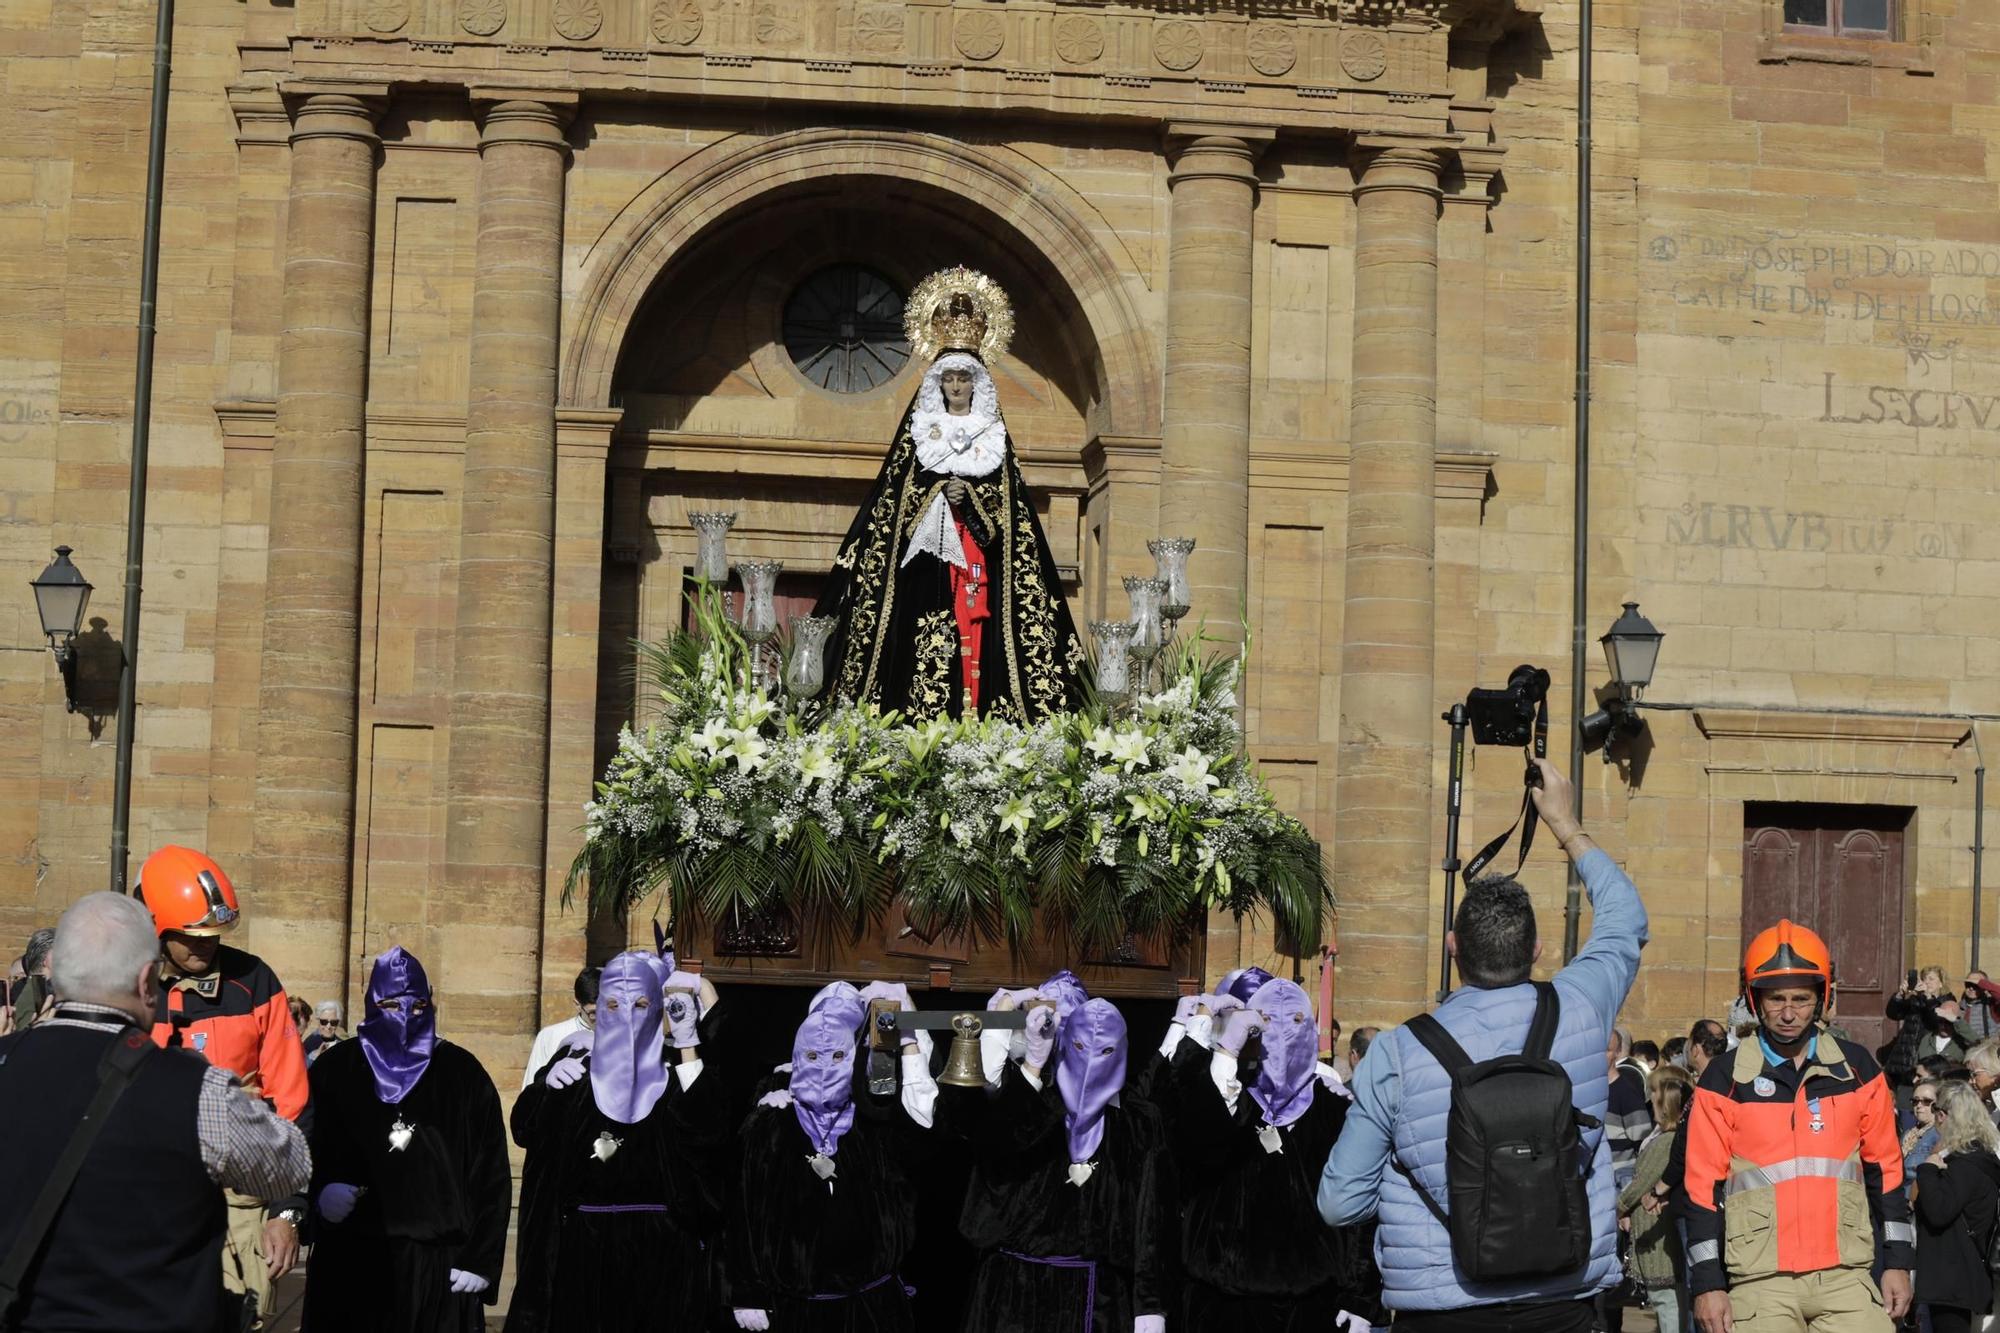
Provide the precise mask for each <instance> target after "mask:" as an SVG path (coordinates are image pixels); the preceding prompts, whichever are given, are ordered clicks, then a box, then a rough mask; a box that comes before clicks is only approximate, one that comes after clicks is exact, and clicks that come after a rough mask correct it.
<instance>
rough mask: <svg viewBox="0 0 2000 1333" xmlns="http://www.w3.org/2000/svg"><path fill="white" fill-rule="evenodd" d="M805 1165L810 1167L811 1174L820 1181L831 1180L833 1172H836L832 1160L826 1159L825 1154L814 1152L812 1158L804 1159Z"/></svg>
mask: <svg viewBox="0 0 2000 1333" xmlns="http://www.w3.org/2000/svg"><path fill="white" fill-rule="evenodd" d="M806 1165H807V1166H809V1167H811V1168H812V1172H813V1174H814V1175H816V1176H818V1177H819V1178H820V1179H821V1180H832V1179H833V1175H834V1171H835V1170H836V1168H835V1166H834V1164H833V1159H832V1158H831V1157H828V1156H827V1155H826V1154H825V1153H823V1152H816V1153H814V1154H813V1155H812V1156H810V1157H808V1158H806Z"/></svg>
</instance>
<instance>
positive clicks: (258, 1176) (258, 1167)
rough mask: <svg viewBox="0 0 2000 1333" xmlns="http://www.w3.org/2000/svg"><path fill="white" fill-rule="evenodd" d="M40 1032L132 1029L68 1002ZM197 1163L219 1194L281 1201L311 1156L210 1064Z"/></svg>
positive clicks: (308, 1168)
mask: <svg viewBox="0 0 2000 1333" xmlns="http://www.w3.org/2000/svg"><path fill="white" fill-rule="evenodd" d="M40 1026H43V1027H70V1028H87V1029H89V1030H90V1031H92V1032H108V1033H111V1034H113V1035H116V1034H118V1033H121V1032H124V1031H126V1030H128V1029H130V1028H133V1027H136V1026H137V1023H136V1022H135V1020H134V1019H133V1018H132V1016H131V1015H130V1014H128V1013H126V1012H124V1011H123V1010H121V1009H113V1008H110V1007H108V1006H106V1005H101V1004H82V1003H79V1002H76V1001H69V1002H66V1003H63V1004H59V1005H57V1006H56V1011H55V1013H54V1014H52V1015H50V1016H49V1017H48V1018H47V1019H45V1020H43V1022H42V1023H41V1024H40ZM195 1124H196V1127H197V1131H198V1133H199V1136H200V1141H201V1164H202V1166H204V1167H205V1168H207V1170H208V1177H209V1179H210V1180H213V1181H214V1182H215V1183H216V1184H218V1185H220V1186H222V1187H223V1188H224V1189H229V1190H235V1191H237V1192H238V1193H240V1194H247V1195H249V1196H251V1197H252V1198H256V1199H282V1198H284V1197H285V1196H286V1195H289V1194H295V1193H297V1192H298V1191H300V1190H302V1189H304V1188H305V1187H306V1181H307V1179H308V1178H309V1177H310V1176H311V1175H312V1157H311V1154H309V1153H308V1152H307V1151H306V1136H305V1135H304V1134H302V1133H300V1132H299V1127H298V1126H297V1125H295V1124H293V1123H292V1122H291V1121H289V1120H286V1119H284V1118H282V1117H281V1116H278V1115H276V1114H275V1113H273V1112H272V1110H271V1108H270V1106H269V1105H268V1104H266V1103H265V1102H263V1101H262V1100H260V1099H259V1098H256V1097H253V1096H251V1095H250V1094H249V1093H247V1092H245V1091H244V1090H243V1087H242V1085H241V1084H239V1083H238V1082H237V1081H236V1076H235V1075H234V1074H232V1073H230V1072H229V1071H228V1070H226V1069H221V1068H218V1067H217V1066H215V1065H210V1066H209V1067H208V1070H207V1072H206V1073H205V1074H204V1075H203V1077H202V1081H201V1097H200V1100H199V1101H198V1102H197V1103H196V1106H195Z"/></svg>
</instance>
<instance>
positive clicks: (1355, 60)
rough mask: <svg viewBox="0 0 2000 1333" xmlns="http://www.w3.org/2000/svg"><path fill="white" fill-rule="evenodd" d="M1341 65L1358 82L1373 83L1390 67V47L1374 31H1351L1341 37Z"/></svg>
mask: <svg viewBox="0 0 2000 1333" xmlns="http://www.w3.org/2000/svg"><path fill="white" fill-rule="evenodd" d="M1340 67H1341V69H1342V70H1344V71H1346V73H1347V77H1348V78H1350V79H1353V80H1355V81H1356V82H1358V83H1372V82H1374V81H1375V80H1376V79H1379V78H1381V77H1382V71H1383V70H1385V69H1387V68H1389V48H1388V46H1387V45H1386V44H1385V43H1384V42H1383V41H1382V39H1381V38H1380V37H1378V36H1376V35H1375V34H1374V33H1372V32H1350V33H1348V34H1346V35H1345V36H1343V37H1342V38H1341V39H1340Z"/></svg>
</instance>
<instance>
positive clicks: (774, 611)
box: [736, 560, 785, 643]
mask: <svg viewBox="0 0 2000 1333" xmlns="http://www.w3.org/2000/svg"><path fill="white" fill-rule="evenodd" d="M784 567H785V563H784V561H782V560H745V561H742V562H740V563H738V564H737V566H736V577H737V578H739V579H742V580H743V615H742V618H741V619H740V620H739V621H738V622H737V625H736V628H737V629H739V630H741V631H742V633H743V637H744V638H745V639H747V640H748V641H749V642H751V643H764V642H766V641H768V640H769V639H770V638H771V637H772V636H774V635H775V634H777V632H778V606H777V603H776V601H775V600H773V597H772V594H773V593H775V592H776V591H777V588H778V571H779V570H781V569H783V568H784Z"/></svg>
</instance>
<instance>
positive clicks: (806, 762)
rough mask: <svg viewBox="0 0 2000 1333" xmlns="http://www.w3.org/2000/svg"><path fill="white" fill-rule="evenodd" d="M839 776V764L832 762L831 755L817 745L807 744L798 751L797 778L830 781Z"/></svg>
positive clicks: (811, 780) (806, 780) (810, 780)
mask: <svg viewBox="0 0 2000 1333" xmlns="http://www.w3.org/2000/svg"><path fill="white" fill-rule="evenodd" d="M839 776H840V766H839V765H838V764H836V763H834V762H833V756H832V755H831V754H829V753H828V752H827V751H826V749H825V748H824V747H822V746H818V745H808V746H806V748H805V749H804V750H802V751H800V752H799V778H800V780H801V781H804V782H808V783H811V782H831V781H833V780H834V779H835V778H837V777H839Z"/></svg>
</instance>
